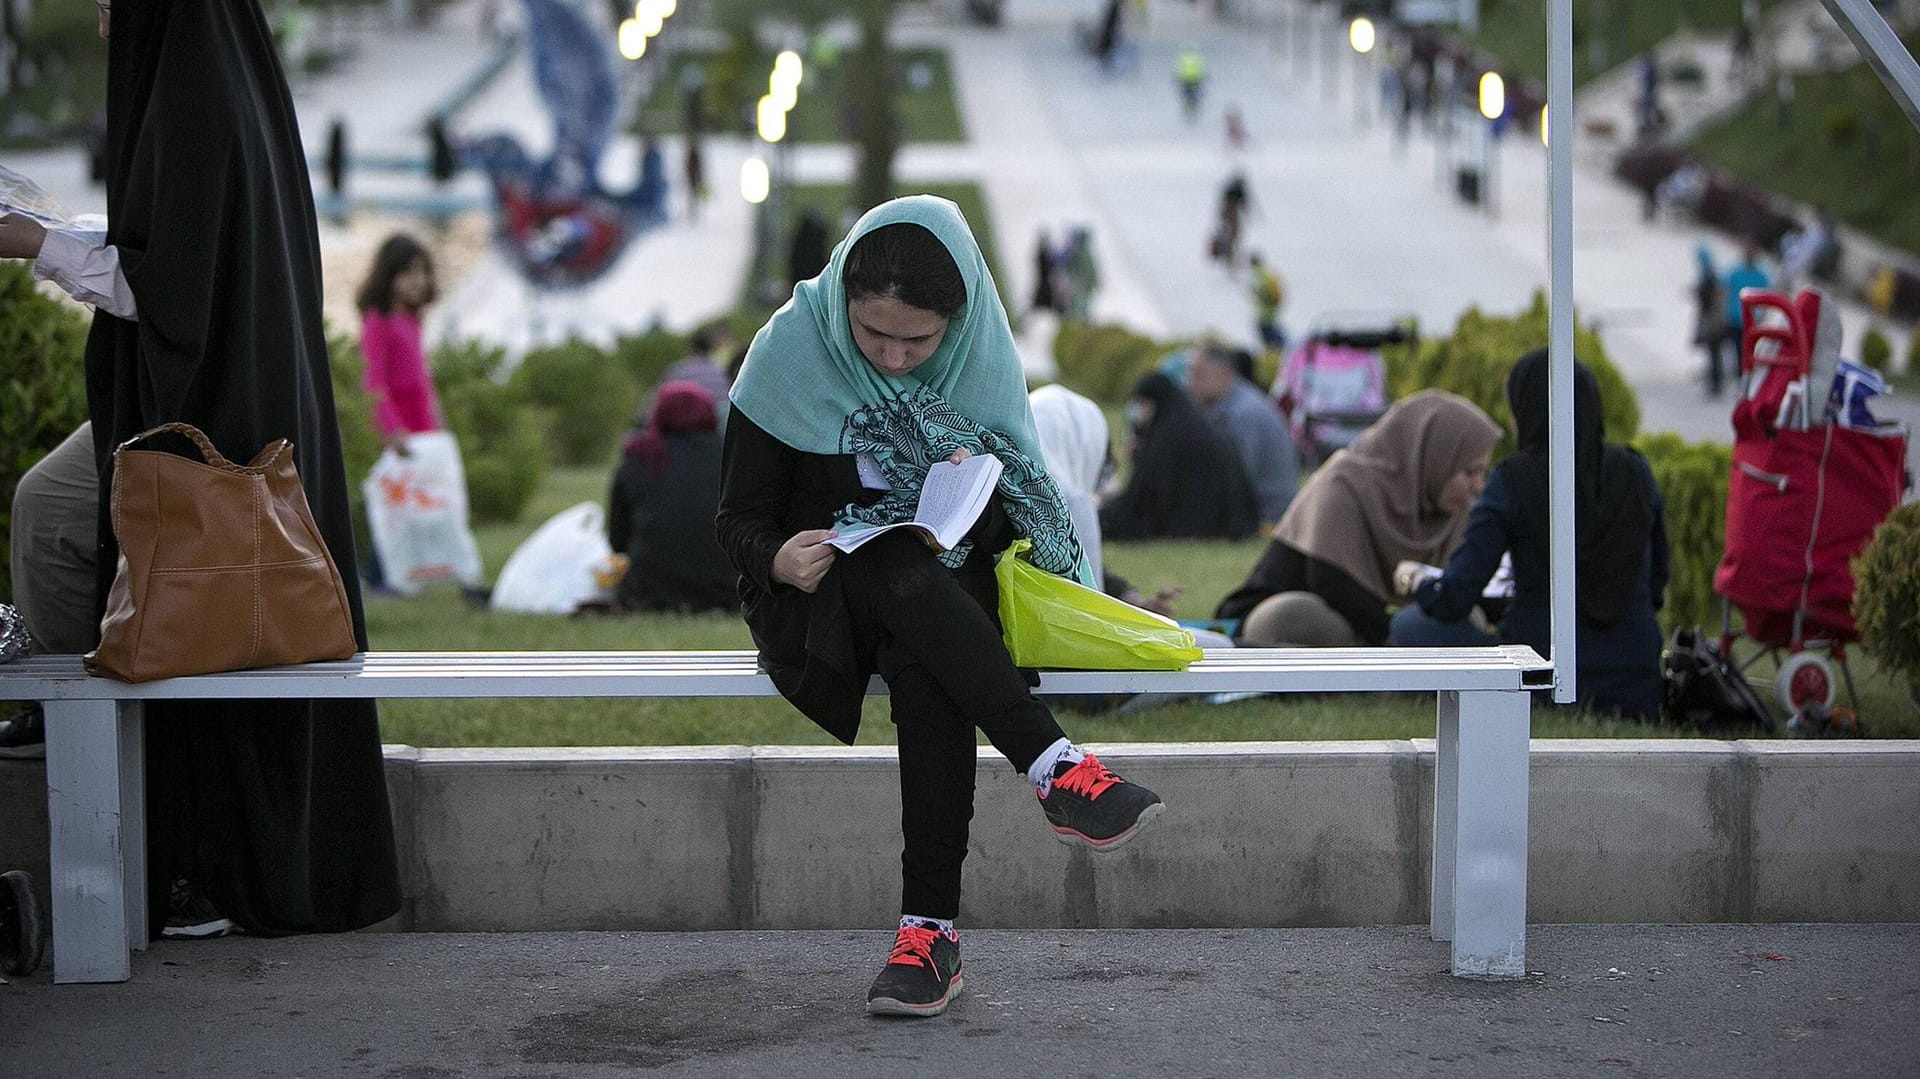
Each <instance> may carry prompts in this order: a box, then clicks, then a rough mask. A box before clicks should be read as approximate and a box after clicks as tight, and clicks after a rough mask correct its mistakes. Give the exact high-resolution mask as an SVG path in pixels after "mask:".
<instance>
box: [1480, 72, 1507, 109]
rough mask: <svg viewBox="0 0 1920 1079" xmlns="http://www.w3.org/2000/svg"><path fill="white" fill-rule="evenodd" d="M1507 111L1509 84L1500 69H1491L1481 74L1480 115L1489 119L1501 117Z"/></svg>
mask: <svg viewBox="0 0 1920 1079" xmlns="http://www.w3.org/2000/svg"><path fill="white" fill-rule="evenodd" d="M1505 111H1507V84H1506V80H1504V79H1502V78H1501V77H1500V73H1499V72H1498V71H1489V72H1487V73H1486V74H1484V75H1482V76H1480V115H1482V116H1484V117H1486V118H1487V119H1489V120H1498V119H1500V114H1501V113H1503V112H1505Z"/></svg>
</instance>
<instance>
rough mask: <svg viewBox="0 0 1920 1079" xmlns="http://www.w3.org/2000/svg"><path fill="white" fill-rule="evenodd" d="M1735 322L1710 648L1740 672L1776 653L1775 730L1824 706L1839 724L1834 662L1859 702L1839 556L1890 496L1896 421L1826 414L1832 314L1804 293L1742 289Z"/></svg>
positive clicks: (1896, 470) (1814, 721)
mask: <svg viewBox="0 0 1920 1079" xmlns="http://www.w3.org/2000/svg"><path fill="white" fill-rule="evenodd" d="M1740 324H1741V348H1740V371H1741V376H1742V377H1741V386H1742V388H1743V390H1744V392H1743V393H1742V394H1741V397H1740V400H1739V401H1738V403H1736V404H1735V405H1734V408H1733V466H1732V470H1731V472H1730V474H1729V476H1728V480H1727V516H1726V549H1725V554H1724V555H1723V557H1722V558H1721V560H1720V565H1719V567H1718V568H1717V569H1716V570H1715V571H1714V575H1713V587H1714V591H1716V592H1718V593H1719V594H1720V595H1721V596H1722V597H1724V598H1725V600H1726V607H1727V610H1726V615H1725V621H1724V626H1723V632H1722V636H1721V640H1720V647H1721V651H1722V653H1723V654H1724V655H1726V656H1727V657H1728V658H1729V659H1730V660H1733V661H1734V662H1735V663H1736V665H1737V666H1739V667H1740V668H1741V669H1742V670H1743V671H1744V670H1745V669H1747V668H1748V667H1750V666H1751V665H1752V664H1753V663H1754V662H1755V661H1757V660H1758V659H1759V658H1760V657H1761V656H1763V655H1766V656H1772V657H1773V658H1774V659H1775V660H1776V661H1777V662H1778V670H1777V672H1776V674H1775V676H1774V691H1775V694H1776V695H1777V696H1778V698H1779V700H1780V702H1781V704H1782V705H1783V706H1784V707H1785V708H1786V710H1787V712H1788V714H1789V715H1790V716H1792V717H1793V721H1792V722H1790V723H1789V725H1788V726H1789V730H1794V731H1802V730H1806V729H1808V728H1809V727H1816V728H1817V727H1820V726H1823V725H1824V723H1825V721H1826V717H1827V716H1828V715H1829V714H1831V715H1832V716H1833V718H1834V720H1835V723H1834V725H1835V726H1836V727H1838V728H1844V727H1845V726H1846V724H1845V723H1844V719H1845V718H1847V717H1846V714H1845V713H1837V712H1834V711H1833V703H1834V698H1835V694H1836V686H1835V684H1834V678H1833V668H1834V667H1835V666H1838V667H1839V669H1840V673H1841V675H1842V677H1843V678H1844V679H1845V680H1846V685H1847V696H1848V700H1849V703H1850V705H1851V706H1852V708H1853V709H1854V712H1853V713H1852V718H1853V719H1855V720H1856V721H1857V715H1858V707H1859V702H1858V700H1857V698H1856V697H1855V694H1854V686H1853V676H1852V674H1851V673H1850V672H1849V671H1848V670H1847V666H1846V646H1847V645H1848V644H1849V643H1851V642H1853V641H1855V640H1857V639H1858V637H1859V632H1858V629H1857V627H1856V626H1855V625H1854V620H1853V609H1852V608H1853V572H1852V570H1851V568H1850V567H1849V565H1848V561H1849V559H1851V558H1852V557H1853V556H1854V555H1855V554H1856V553H1858V552H1859V550H1860V549H1861V548H1862V547H1863V546H1865V545H1866V542H1867V540H1868V539H1869V538H1871V536H1872V534H1873V530H1874V528H1875V527H1876V526H1878V525H1879V523H1880V522H1881V521H1882V520H1883V519H1884V518H1885V517H1886V515H1887V514H1888V513H1889V512H1891V511H1892V509H1893V508H1894V506H1896V505H1898V504H1899V501H1900V496H1901V494H1902V492H1903V491H1904V490H1905V487H1906V455H1907V438H1906V432H1905V430H1904V428H1901V427H1899V426H1897V425H1870V426H1867V425H1858V424H1850V423H1849V422H1848V420H1847V411H1846V410H1845V408H1844V404H1843V408H1842V410H1841V412H1840V414H1839V416H1835V415H1833V414H1831V413H1830V410H1829V407H1828V402H1829V398H1830V394H1829V384H1830V383H1831V382H1832V381H1833V377H1834V374H1835V369H1836V367H1837V366H1839V364H1840V361H1839V360H1838V351H1839V349H1838V344H1839V342H1838V337H1839V326H1838V322H1837V316H1836V315H1835V313H1834V312H1832V311H1831V310H1827V311H1824V312H1823V310H1822V303H1821V296H1820V294H1819V293H1818V292H1816V291H1814V290H1811V289H1809V290H1803V291H1802V292H1801V293H1800V294H1799V295H1798V296H1796V297H1794V298H1792V299H1789V298H1788V297H1786V296H1785V295H1782V294H1781V293H1778V292H1772V291H1767V290H1761V289H1748V290H1745V291H1743V292H1742V293H1741V294H1740ZM1736 607H1737V608H1739V611H1740V630H1739V633H1738V634H1736V633H1735V631H1734V627H1733V608H1736ZM1741 636H1743V637H1745V638H1747V639H1748V640H1750V641H1751V642H1753V644H1754V645H1756V646H1758V647H1757V648H1756V649H1755V650H1754V652H1753V653H1752V654H1751V655H1750V656H1748V657H1747V658H1746V659H1745V660H1744V661H1741V660H1739V659H1737V658H1735V656H1734V652H1733V646H1734V642H1735V640H1736V637H1741ZM1782 651H1784V652H1785V657H1784V658H1782V657H1781V652H1782ZM1815 706H1817V711H1816V710H1815Z"/></svg>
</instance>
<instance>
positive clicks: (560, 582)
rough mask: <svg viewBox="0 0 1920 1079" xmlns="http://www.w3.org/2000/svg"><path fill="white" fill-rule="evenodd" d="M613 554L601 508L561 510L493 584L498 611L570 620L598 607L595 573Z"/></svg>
mask: <svg viewBox="0 0 1920 1079" xmlns="http://www.w3.org/2000/svg"><path fill="white" fill-rule="evenodd" d="M612 554H613V548H611V547H609V546H608V545H607V529H606V514H605V511H603V510H602V509H601V508H600V506H599V504H598V503H594V502H582V503H580V504H579V505H577V506H573V507H571V508H569V509H564V510H561V511H560V512H559V513H556V514H554V515H553V516H552V517H550V518H548V519H547V522H546V523H545V524H543V525H541V526H540V527H539V528H537V529H535V530H534V533H533V535H531V536H528V537H527V539H526V542H524V543H522V544H521V545H520V547H519V549H517V550H515V551H514V552H513V557H511V558H509V559H507V564H506V565H505V566H504V567H502V568H501V570H500V579H499V580H497V581H495V582H494V583H493V599H492V600H491V604H492V607H493V609H494V610H496V611H525V612H527V613H529V614H572V613H573V612H574V611H576V610H578V609H579V608H580V606H581V605H582V604H585V603H591V602H597V601H600V600H601V599H603V598H604V597H605V590H604V589H602V588H601V587H600V584H599V582H597V581H596V580H595V579H594V571H595V570H596V569H597V568H599V567H600V566H601V565H602V564H603V563H605V562H606V560H607V558H608V557H609V556H610V555H612Z"/></svg>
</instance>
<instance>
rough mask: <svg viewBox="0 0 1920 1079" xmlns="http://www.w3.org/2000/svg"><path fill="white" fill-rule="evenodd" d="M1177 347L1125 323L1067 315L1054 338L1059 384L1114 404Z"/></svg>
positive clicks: (1054, 357)
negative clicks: (1072, 317) (1127, 326)
mask: <svg viewBox="0 0 1920 1079" xmlns="http://www.w3.org/2000/svg"><path fill="white" fill-rule="evenodd" d="M1180 347H1181V345H1180V344H1179V343H1176V342H1166V341H1159V340H1156V339H1154V338H1152V337H1147V336H1145V335H1143V334H1138V333H1135V332H1133V331H1132V330H1129V329H1127V328H1126V327H1125V326H1116V325H1111V324H1107V323H1095V322H1079V321H1075V320H1072V319H1068V320H1065V321H1062V322H1061V323H1060V332H1059V333H1058V334H1057V335H1056V336H1055V337H1054V339H1053V359H1054V363H1055V364H1057V365H1058V366H1059V368H1060V382H1061V384H1062V385H1064V386H1066V387H1067V388H1068V389H1070V390H1073V391H1074V392H1076V393H1083V394H1085V395H1087V396H1088V397H1091V398H1093V399H1094V400H1095V401H1099V402H1101V403H1102V404H1109V405H1114V404H1120V403H1122V402H1124V401H1125V400H1126V399H1127V391H1128V390H1130V389H1132V388H1133V384H1134V382H1135V381H1136V380H1138V379H1139V378H1140V376H1141V375H1144V374H1146V373H1147V372H1148V371H1151V370H1153V367H1154V365H1155V364H1157V363H1159V362H1160V357H1162V356H1165V355H1166V354H1167V353H1168V352H1171V351H1173V350H1174V349H1176V348H1180Z"/></svg>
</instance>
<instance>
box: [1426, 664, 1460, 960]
mask: <svg viewBox="0 0 1920 1079" xmlns="http://www.w3.org/2000/svg"><path fill="white" fill-rule="evenodd" d="M1437 711H1438V716H1437V719H1438V726H1437V731H1436V733H1435V737H1434V741H1435V746H1434V760H1433V873H1432V880H1433V896H1432V899H1431V902H1430V904H1429V910H1430V911H1431V913H1432V922H1433V939H1435V940H1452V939H1453V867H1454V846H1453V838H1454V834H1455V833H1456V832H1457V831H1458V830H1459V827H1460V694H1458V693H1451V692H1447V693H1441V694H1440V705H1439V708H1438V709H1437Z"/></svg>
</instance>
